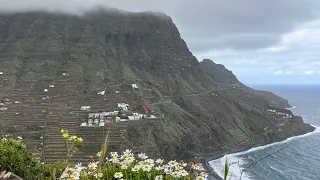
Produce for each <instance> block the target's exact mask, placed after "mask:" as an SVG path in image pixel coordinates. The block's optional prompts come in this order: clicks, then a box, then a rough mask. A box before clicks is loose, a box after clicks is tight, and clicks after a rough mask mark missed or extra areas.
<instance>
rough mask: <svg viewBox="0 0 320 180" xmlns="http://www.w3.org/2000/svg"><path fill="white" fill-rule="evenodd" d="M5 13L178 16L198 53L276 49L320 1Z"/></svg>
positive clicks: (37, 2)
mask: <svg viewBox="0 0 320 180" xmlns="http://www.w3.org/2000/svg"><path fill="white" fill-rule="evenodd" d="M0 4H1V6H0V12H16V11H28V10H39V9H41V10H49V11H56V10H59V11H64V12H69V13H79V12H81V11H83V9H87V8H89V7H92V6H94V5H97V4H103V5H107V6H112V7H116V8H120V9H124V10H129V11H145V10H151V11H162V12H164V13H166V14H168V15H170V16H172V17H173V20H174V22H175V23H176V24H177V26H178V28H179V29H180V31H181V34H182V36H183V38H184V39H185V40H186V41H187V43H188V45H189V47H190V49H191V50H192V51H193V52H206V51H209V50H211V49H259V48H266V47H270V46H273V45H276V44H277V43H279V41H280V40H281V37H282V35H283V34H285V33H288V32H291V31H292V30H293V29H294V28H296V27H297V25H300V24H301V23H304V22H307V21H310V20H314V19H316V18H318V16H319V13H318V9H319V8H320V1H319V0H268V1H267V0H241V1H234V0H223V1H221V0H199V1H194V0H175V1H173V2H172V1H171V0H162V1H150V0H134V1H132V0H90V1H88V0H68V1H66V0H45V1H44V0H0Z"/></svg>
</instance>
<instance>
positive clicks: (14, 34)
mask: <svg viewBox="0 0 320 180" xmlns="http://www.w3.org/2000/svg"><path fill="white" fill-rule="evenodd" d="M0 52H1V53H0V72H2V74H1V75H0V97H1V98H2V101H3V105H2V106H1V108H2V111H0V118H1V129H0V131H1V134H5V133H10V134H12V135H18V134H19V135H22V136H23V137H25V138H26V139H27V141H28V143H29V145H30V147H32V148H33V147H35V148H38V149H39V150H40V151H41V153H42V156H43V159H44V160H45V161H55V160H57V159H61V158H62V155H63V153H64V151H63V147H64V145H63V141H62V139H61V138H60V134H59V129H60V128H64V129H68V130H69V133H70V134H73V133H76V134H78V135H79V136H82V137H83V138H84V144H83V145H82V148H81V149H82V150H83V151H82V154H81V156H87V154H90V153H94V152H96V151H98V149H99V146H100V143H101V142H102V139H104V134H105V132H106V129H104V128H98V127H97V128H89V127H80V126H79V125H80V123H81V122H84V121H86V120H87V119H86V118H87V116H88V112H87V111H81V110H80V107H81V106H91V110H90V112H99V111H113V110H117V104H116V103H118V102H125V103H129V104H130V107H129V110H130V111H131V112H142V111H143V109H142V106H143V105H144V104H147V105H149V106H150V107H151V108H152V109H153V111H154V112H153V113H154V114H155V115H156V116H157V117H158V119H157V120H141V121H130V122H119V123H112V125H111V134H110V147H109V150H122V149H124V148H133V150H134V151H136V152H147V153H151V154H152V155H162V156H164V157H167V158H192V157H194V156H197V157H199V156H204V155H206V154H207V153H211V152H215V151H221V150H222V151H223V150H227V149H230V148H235V147H247V146H252V145H256V144H261V143H262V144H264V143H269V142H273V141H277V140H281V139H284V138H286V137H289V136H293V135H297V134H303V133H306V132H308V131H311V130H312V129H313V128H312V127H311V126H310V125H307V124H304V123H303V121H302V118H301V117H295V116H294V117H291V118H288V117H286V116H284V115H278V114H276V113H272V112H270V111H268V110H267V109H272V107H270V106H269V105H268V102H267V101H266V102H265V101H260V99H256V98H253V100H252V99H250V98H252V97H251V94H248V95H247V97H246V98H243V97H242V95H243V93H242V92H240V90H239V89H234V90H232V91H229V90H226V89H225V88H224V87H221V86H220V85H219V82H216V80H215V79H214V78H213V77H211V76H210V75H208V74H207V73H206V72H204V71H203V70H202V69H201V68H200V64H199V62H198V61H197V59H196V58H195V57H194V56H193V55H192V53H191V52H190V51H189V49H188V47H187V45H186V43H185V42H184V41H183V39H181V37H180V34H179V31H178V29H177V28H176V26H175V25H174V23H173V22H172V19H171V18H170V17H168V16H166V15H164V14H161V13H151V12H141V13H130V12H123V11H121V12H120V11H105V10H101V9H100V10H96V11H92V12H88V13H86V14H84V15H82V16H74V15H67V14H51V13H44V12H29V13H17V14H9V15H6V14H3V15H0ZM133 83H135V84H137V86H138V87H139V88H138V89H132V88H131V84H133ZM50 85H51V87H49V86H50ZM52 85H53V86H52ZM100 91H105V94H104V95H97V93H98V92H100Z"/></svg>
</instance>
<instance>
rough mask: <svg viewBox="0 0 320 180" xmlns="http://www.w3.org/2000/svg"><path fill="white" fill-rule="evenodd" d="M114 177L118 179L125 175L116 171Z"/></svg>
mask: <svg viewBox="0 0 320 180" xmlns="http://www.w3.org/2000/svg"><path fill="white" fill-rule="evenodd" d="M114 177H115V178H117V179H120V178H122V177H123V174H122V172H116V173H114Z"/></svg>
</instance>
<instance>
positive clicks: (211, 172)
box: [203, 126, 316, 180]
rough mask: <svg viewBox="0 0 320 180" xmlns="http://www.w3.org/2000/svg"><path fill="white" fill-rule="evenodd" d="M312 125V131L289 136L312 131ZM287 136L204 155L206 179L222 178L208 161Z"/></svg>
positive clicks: (219, 179) (217, 179)
mask: <svg viewBox="0 0 320 180" xmlns="http://www.w3.org/2000/svg"><path fill="white" fill-rule="evenodd" d="M312 127H313V130H312V131H309V132H305V133H303V134H297V135H295V136H291V137H296V136H301V135H305V134H308V133H312V132H314V131H315V130H316V128H315V127H314V126H312ZM288 138H290V137H287V138H285V139H281V140H279V141H275V142H271V143H266V144H257V145H253V146H248V147H242V148H235V149H230V150H226V151H221V152H216V153H214V154H213V155H209V156H207V157H205V158H204V159H203V164H204V166H205V168H206V170H207V172H208V174H209V177H208V179H209V180H223V178H221V177H220V176H219V175H218V174H217V173H216V172H215V171H214V170H213V168H212V167H211V166H210V164H209V162H210V161H212V160H216V159H219V158H221V157H223V156H225V155H226V154H234V153H239V152H243V151H247V150H249V149H252V148H256V147H260V146H265V145H268V144H273V143H277V142H282V141H285V140H287V139H288Z"/></svg>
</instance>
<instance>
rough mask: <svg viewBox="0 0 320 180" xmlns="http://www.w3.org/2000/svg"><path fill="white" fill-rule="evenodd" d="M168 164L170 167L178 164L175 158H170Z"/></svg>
mask: <svg viewBox="0 0 320 180" xmlns="http://www.w3.org/2000/svg"><path fill="white" fill-rule="evenodd" d="M168 164H169V166H170V167H175V166H177V165H178V163H177V162H176V160H174V161H172V160H171V161H170V162H169V163H168Z"/></svg>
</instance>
